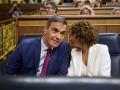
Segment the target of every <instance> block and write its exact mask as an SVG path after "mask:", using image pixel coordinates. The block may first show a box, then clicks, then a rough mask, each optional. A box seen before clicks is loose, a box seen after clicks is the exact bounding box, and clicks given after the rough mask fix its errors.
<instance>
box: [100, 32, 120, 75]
mask: <svg viewBox="0 0 120 90" xmlns="http://www.w3.org/2000/svg"><path fill="white" fill-rule="evenodd" d="M98 43H100V44H106V45H107V46H108V48H109V53H110V57H111V75H112V76H116V77H118V76H120V38H119V36H118V34H117V33H100V34H99V38H98Z"/></svg>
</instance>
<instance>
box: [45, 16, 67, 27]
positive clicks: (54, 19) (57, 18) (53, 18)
mask: <svg viewBox="0 0 120 90" xmlns="http://www.w3.org/2000/svg"><path fill="white" fill-rule="evenodd" d="M52 22H60V23H62V24H64V25H67V22H66V20H65V18H64V17H62V16H59V15H54V16H51V17H50V18H49V19H48V22H47V27H49V26H50V25H51V23H52Z"/></svg>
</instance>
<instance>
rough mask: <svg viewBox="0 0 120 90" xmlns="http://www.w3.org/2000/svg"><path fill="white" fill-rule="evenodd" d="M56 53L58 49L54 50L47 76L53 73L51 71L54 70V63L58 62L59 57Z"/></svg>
mask: <svg viewBox="0 0 120 90" xmlns="http://www.w3.org/2000/svg"><path fill="white" fill-rule="evenodd" d="M55 53H56V48H54V49H53V50H52V55H51V58H50V62H49V65H48V71H47V74H50V72H52V71H51V70H53V67H54V61H55V60H56V59H55V58H56V57H57V55H56V54H55ZM54 68H55V67H54Z"/></svg>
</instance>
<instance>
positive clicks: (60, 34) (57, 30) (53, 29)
mask: <svg viewBox="0 0 120 90" xmlns="http://www.w3.org/2000/svg"><path fill="white" fill-rule="evenodd" d="M65 32H66V25H64V24H62V23H60V22H52V23H51V25H50V26H49V27H48V28H47V29H45V30H44V35H43V39H44V42H45V44H46V45H47V46H48V47H53V48H54V47H57V46H58V45H59V44H60V43H61V41H62V40H63V39H64V35H65Z"/></svg>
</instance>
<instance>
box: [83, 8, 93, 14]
mask: <svg viewBox="0 0 120 90" xmlns="http://www.w3.org/2000/svg"><path fill="white" fill-rule="evenodd" d="M81 15H91V13H90V11H89V10H88V9H86V8H85V9H84V10H83V11H82V13H81Z"/></svg>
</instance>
